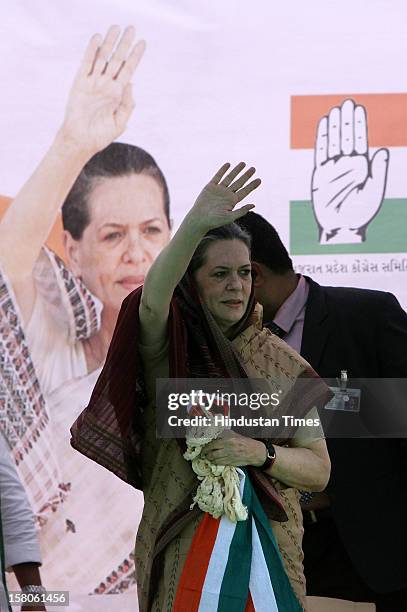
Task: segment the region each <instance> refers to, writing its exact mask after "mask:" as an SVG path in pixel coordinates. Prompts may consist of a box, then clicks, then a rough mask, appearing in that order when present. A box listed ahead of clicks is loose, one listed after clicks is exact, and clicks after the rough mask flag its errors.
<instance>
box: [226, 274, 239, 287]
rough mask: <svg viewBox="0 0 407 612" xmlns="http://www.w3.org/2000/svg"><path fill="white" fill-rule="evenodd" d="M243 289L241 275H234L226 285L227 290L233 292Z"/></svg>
mask: <svg viewBox="0 0 407 612" xmlns="http://www.w3.org/2000/svg"><path fill="white" fill-rule="evenodd" d="M241 288H242V279H241V278H240V276H239V274H237V273H236V274H232V275H231V276H230V277H229V279H228V282H227V285H226V289H229V290H231V291H236V290H237V289H241Z"/></svg>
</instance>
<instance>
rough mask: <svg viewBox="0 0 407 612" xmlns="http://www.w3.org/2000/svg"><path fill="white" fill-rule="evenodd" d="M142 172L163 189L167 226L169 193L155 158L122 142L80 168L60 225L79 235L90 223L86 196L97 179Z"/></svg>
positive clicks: (66, 201)
mask: <svg viewBox="0 0 407 612" xmlns="http://www.w3.org/2000/svg"><path fill="white" fill-rule="evenodd" d="M133 173H134V174H145V175H147V176H151V177H152V178H153V179H155V180H156V181H157V183H158V185H159V186H160V187H161V189H162V193H163V199H164V213H165V216H166V218H167V222H168V225H170V196H169V193H168V187H167V182H166V180H165V178H164V175H163V173H162V171H161V169H160V168H159V166H158V164H157V162H156V161H155V159H154V158H153V157H152V156H151V155H150V154H149V153H147V151H145V150H144V149H141V148H140V147H136V146H135V145H130V144H126V143H124V142H112V143H111V144H110V145H109V146H108V147H106V148H105V149H103V150H102V151H99V153H96V155H94V156H93V157H92V158H91V159H90V160H89V161H88V162H87V164H86V165H85V166H84V167H83V169H82V171H81V173H80V175H79V176H78V178H77V179H76V181H75V183H74V184H73V186H72V188H71V191H70V192H69V193H68V195H67V197H66V200H65V202H64V203H63V206H62V224H63V227H64V229H66V230H67V231H68V232H69V233H70V234H71V236H72V238H74V239H75V240H80V239H81V238H82V235H83V232H84V230H85V228H86V227H87V225H89V223H90V212H89V207H88V197H89V195H90V193H91V192H92V189H93V188H94V186H95V181H96V180H97V179H99V178H111V177H117V176H126V175H128V174H133Z"/></svg>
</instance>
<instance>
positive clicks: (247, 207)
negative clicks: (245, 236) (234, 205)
mask: <svg viewBox="0 0 407 612" xmlns="http://www.w3.org/2000/svg"><path fill="white" fill-rule="evenodd" d="M253 208H255V205H254V204H245V206H242V207H241V208H238V209H237V210H236V209H235V210H234V211H233V212H232V213H231V216H232V218H233V221H236V220H237V219H240V217H244V216H245V215H247V213H248V212H249V211H250V210H253Z"/></svg>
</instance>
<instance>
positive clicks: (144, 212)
mask: <svg viewBox="0 0 407 612" xmlns="http://www.w3.org/2000/svg"><path fill="white" fill-rule="evenodd" d="M88 206H89V212H90V223H89V225H87V227H86V228H85V230H84V232H83V235H82V238H81V239H80V240H74V239H73V238H72V237H71V236H70V234H67V235H66V250H67V257H68V261H69V265H70V267H71V268H72V270H73V272H74V273H75V274H76V275H78V276H80V277H81V278H82V280H83V282H84V283H85V285H86V286H87V287H88V289H89V290H90V291H91V292H92V293H93V294H94V295H96V296H97V297H98V298H99V299H100V300H101V301H102V302H103V305H104V307H105V308H107V309H113V310H119V308H120V306H121V303H122V301H123V299H124V298H125V297H126V296H127V295H129V293H131V292H132V291H133V290H134V289H136V288H137V287H139V286H140V285H142V284H143V283H144V279H145V276H146V274H147V272H148V270H149V268H150V266H151V264H152V263H153V261H154V260H155V258H156V257H157V255H158V254H159V252H160V251H161V249H162V248H163V247H164V246H165V245H166V244H167V243H168V241H169V239H170V228H169V226H168V221H167V218H166V216H165V212H164V197H163V193H162V189H161V187H160V185H159V184H158V183H157V181H156V180H155V179H154V178H152V177H150V176H148V175H145V174H130V175H126V176H119V177H111V178H103V179H100V180H99V181H98V182H97V183H96V185H95V187H94V188H93V190H92V192H91V193H90V195H89V197H88Z"/></svg>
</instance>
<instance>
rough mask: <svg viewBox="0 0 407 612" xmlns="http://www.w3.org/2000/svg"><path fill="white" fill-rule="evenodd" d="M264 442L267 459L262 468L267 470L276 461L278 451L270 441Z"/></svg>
mask: <svg viewBox="0 0 407 612" xmlns="http://www.w3.org/2000/svg"><path fill="white" fill-rule="evenodd" d="M262 442H263V444H264V445H265V447H266V450H267V457H266V460H265V462H264V463H263V465H262V466H260V467H261V469H262V470H267V469H268V468H270V467H271V466H272V465H273V463H274V461H275V460H276V449H275V448H274V446H273V445H272V443H271V442H270V440H262Z"/></svg>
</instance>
